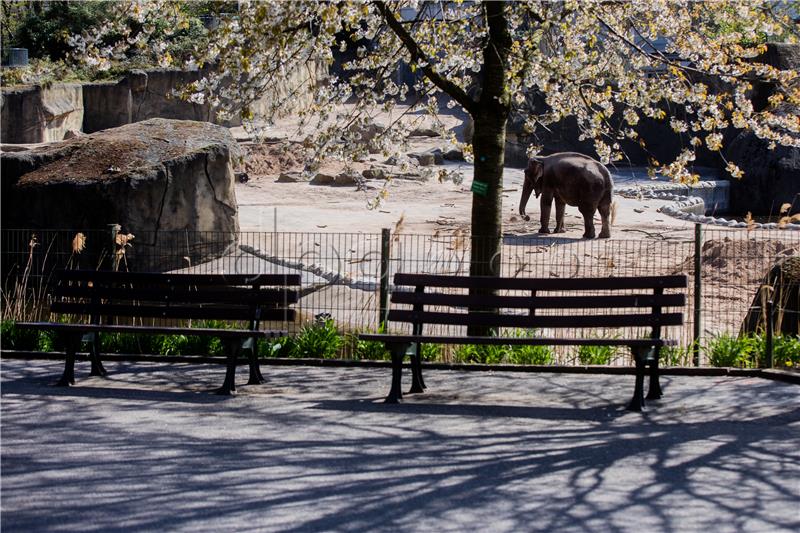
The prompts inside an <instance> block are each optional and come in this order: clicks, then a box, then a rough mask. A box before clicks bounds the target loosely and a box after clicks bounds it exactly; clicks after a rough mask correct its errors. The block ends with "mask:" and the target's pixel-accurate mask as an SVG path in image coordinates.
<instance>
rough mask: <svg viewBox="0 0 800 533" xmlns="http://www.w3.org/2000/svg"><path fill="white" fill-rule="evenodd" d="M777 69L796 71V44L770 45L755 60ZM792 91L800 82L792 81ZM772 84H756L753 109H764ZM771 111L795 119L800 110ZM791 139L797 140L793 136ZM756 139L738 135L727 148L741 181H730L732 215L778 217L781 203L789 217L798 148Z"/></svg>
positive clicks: (797, 195) (794, 205)
mask: <svg viewBox="0 0 800 533" xmlns="http://www.w3.org/2000/svg"><path fill="white" fill-rule="evenodd" d="M759 60H760V61H764V62H766V63H768V64H770V65H772V66H774V67H776V68H779V69H781V70H797V69H800V45H790V44H778V43H770V44H769V45H768V46H767V50H766V52H765V53H764V54H763V56H761V57H760V58H759ZM794 84H795V88H797V87H800V82H798V81H795V82H794ZM774 90H775V87H774V86H773V85H772V84H765V83H761V84H756V85H755V86H754V90H753V94H752V95H751V97H752V100H753V105H754V107H755V108H756V109H759V110H761V109H765V108H766V107H768V99H769V96H770V95H772V94H773V93H774ZM771 111H772V112H773V113H774V114H776V115H779V116H789V117H795V118H796V117H797V115H798V113H799V112H800V109H798V108H797V106H796V105H793V104H791V103H788V102H784V103H781V104H779V105H778V106H777V107H775V108H774V109H771ZM790 135H794V136H795V140H797V134H792V133H790ZM769 145H770V142H769V141H765V140H763V139H760V138H758V137H756V135H755V134H754V133H752V132H749V131H745V132H742V133H740V134H739V135H738V136H737V137H736V139H734V141H733V142H732V143H731V144H730V145H729V146H728V150H727V153H726V157H727V159H728V160H730V161H732V162H733V163H735V164H736V165H737V166H738V167H739V168H740V169H741V170H742V171H743V172H744V177H743V178H742V179H731V193H730V194H731V195H730V210H731V211H732V212H734V213H742V214H744V213H747V212H751V213H753V214H754V215H773V216H775V215H778V214H780V211H781V206H782V205H783V204H789V205H790V206H791V207H790V214H796V213H800V148H794V147H788V146H782V145H777V146H776V147H774V148H770V147H769Z"/></svg>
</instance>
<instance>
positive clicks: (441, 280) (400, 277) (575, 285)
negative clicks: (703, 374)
mask: <svg viewBox="0 0 800 533" xmlns="http://www.w3.org/2000/svg"><path fill="white" fill-rule="evenodd" d="M394 283H395V285H401V286H402V285H409V286H422V285H424V286H426V287H451V288H465V289H469V288H474V289H487V288H491V289H496V290H529V291H530V290H536V291H577V290H620V289H657V288H658V289H677V288H685V287H687V286H688V278H687V276H686V275H684V274H681V275H676V276H641V277H618V278H499V277H492V276H449V275H441V274H404V273H397V274H395V276H394Z"/></svg>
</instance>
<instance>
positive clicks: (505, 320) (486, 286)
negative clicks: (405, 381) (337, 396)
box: [359, 274, 687, 411]
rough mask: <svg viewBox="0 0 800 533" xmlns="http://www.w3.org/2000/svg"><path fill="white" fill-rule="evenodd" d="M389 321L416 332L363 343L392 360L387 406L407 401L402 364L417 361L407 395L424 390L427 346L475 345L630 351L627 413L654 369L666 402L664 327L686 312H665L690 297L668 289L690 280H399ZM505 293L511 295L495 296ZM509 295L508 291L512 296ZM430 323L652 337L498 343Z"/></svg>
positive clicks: (652, 395)
mask: <svg viewBox="0 0 800 533" xmlns="http://www.w3.org/2000/svg"><path fill="white" fill-rule="evenodd" d="M394 284H395V287H396V288H395V290H394V291H393V292H392V296H391V302H392V304H403V305H404V306H405V308H404V309H402V308H397V307H396V306H394V305H393V307H392V309H391V310H390V311H389V313H388V315H387V319H388V322H390V323H398V322H400V323H408V324H411V334H362V335H360V336H359V338H360V339H361V340H366V341H382V342H384V343H385V345H386V347H387V349H388V350H389V351H390V353H391V355H392V384H391V389H390V391H389V395H388V396H387V397H386V402H387V403H396V402H398V401H400V400H401V399H402V397H403V393H402V391H401V376H402V365H403V358H404V356H405V355H406V353H407V352H408V351H409V348H411V347H414V350H413V352H412V353H411V354H410V357H411V369H412V372H411V376H412V383H411V389H410V391H409V393H419V392H424V390H425V382H424V380H423V378H422V365H421V358H420V344H421V343H435V344H476V345H480V344H483V345H486V344H494V345H547V346H561V345H564V346H568V345H574V346H579V345H588V346H592V345H594V346H600V345H611V346H628V347H629V348H630V349H631V352H632V354H633V356H634V359H635V362H636V385H635V388H634V393H633V399H632V400H631V401H630V403H629V405H628V409H630V410H633V411H641V409H642V407H643V406H644V400H645V398H644V392H643V382H644V375H645V369H646V367H647V366H649V368H650V387H649V391H648V394H647V399H657V398H660V397H661V387H660V385H659V381H658V356H659V351H660V348H661V347H662V346H674V345H676V344H677V341H676V340H672V339H665V338H662V328H663V327H665V326H677V325H681V324H683V313H682V312H680V310H679V311H677V312H665V311H664V308H681V307H683V306H685V305H686V295H685V294H682V293H676V294H665V292H664V290H665V289H685V288H686V287H687V278H686V276H684V275H678V276H653V277H617V278H571V279H558V278H556V279H551V278H544V279H531V278H528V279H525V278H500V277H485V276H450V275H426V274H396V275H395V277H394ZM497 291H503V292H504V293H505V294H502V293H501V294H497ZM509 291H510V292H509ZM426 324H429V325H436V326H450V327H453V326H462V328H461V330H462V331H463V329H464V327H476V326H477V327H482V328H489V329H491V330H495V331H496V330H499V328H525V329H534V328H535V329H538V330H561V329H567V328H569V329H575V328H592V329H597V328H604V329H605V328H626V327H642V326H646V327H648V328H651V329H650V334H649V337H648V338H597V337H593V338H585V337H558V336H546V335H541V336H540V335H538V334H537V335H535V336H526V337H516V336H515V337H497V336H469V335H431V334H425V333H424V332H423V328H424V326H425V325H426Z"/></svg>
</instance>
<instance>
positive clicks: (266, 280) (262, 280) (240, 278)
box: [58, 270, 300, 287]
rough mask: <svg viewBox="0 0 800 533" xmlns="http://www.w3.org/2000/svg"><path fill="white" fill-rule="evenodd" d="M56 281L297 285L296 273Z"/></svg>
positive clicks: (107, 273)
mask: <svg viewBox="0 0 800 533" xmlns="http://www.w3.org/2000/svg"><path fill="white" fill-rule="evenodd" d="M58 278H59V279H62V280H68V281H92V282H95V283H113V284H122V283H139V284H145V283H155V284H164V283H168V284H170V285H171V286H175V285H193V286H220V287H227V286H237V285H241V286H248V285H250V286H252V285H260V286H270V285H277V286H287V285H288V286H299V285H300V275H299V274H172V273H151V272H119V271H111V270H62V271H59V273H58Z"/></svg>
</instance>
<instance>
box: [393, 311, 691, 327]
mask: <svg viewBox="0 0 800 533" xmlns="http://www.w3.org/2000/svg"><path fill="white" fill-rule="evenodd" d="M388 319H389V321H390V322H411V323H423V324H441V325H450V326H487V327H498V328H589V327H592V328H595V327H597V328H603V327H608V328H612V327H637V326H647V327H653V326H680V325H682V324H683V314H682V313H662V314H661V315H653V314H641V313H635V314H608V315H606V314H604V315H587V314H581V315H569V316H564V315H534V316H531V315H507V314H506V315H502V314H500V315H498V314H493V313H441V312H428V311H425V312H419V311H410V310H409V311H407V310H396V309H393V310H391V311H389V314H388Z"/></svg>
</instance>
